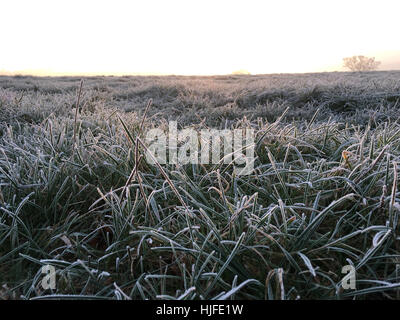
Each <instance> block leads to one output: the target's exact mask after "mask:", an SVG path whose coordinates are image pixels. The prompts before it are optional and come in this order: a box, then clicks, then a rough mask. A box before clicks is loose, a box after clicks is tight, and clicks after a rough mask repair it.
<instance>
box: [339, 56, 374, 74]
mask: <svg viewBox="0 0 400 320" xmlns="http://www.w3.org/2000/svg"><path fill="white" fill-rule="evenodd" d="M380 64H381V62H380V61H375V58H374V57H372V58H368V57H365V56H353V57H349V58H344V59H343V66H344V67H345V68H347V69H349V70H350V71H373V70H376V69H378V66H379V65H380Z"/></svg>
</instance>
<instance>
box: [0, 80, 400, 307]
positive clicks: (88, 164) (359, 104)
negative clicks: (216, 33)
mask: <svg viewBox="0 0 400 320" xmlns="http://www.w3.org/2000/svg"><path fill="white" fill-rule="evenodd" d="M79 87H80V78H73V77H58V78H35V77H28V76H15V77H6V76H3V77H0V111H1V113H0V286H1V287H0V299H49V298H79V299H360V300H363V299H399V298H400V237H399V235H398V234H397V233H398V232H399V212H400V204H399V202H400V197H399V196H400V195H399V192H398V185H397V184H398V173H399V169H398V163H399V162H400V161H399V160H400V158H399V157H400V140H399V138H400V123H399V121H398V120H399V115H400V112H399V109H400V72H370V73H320V74H300V75H265V76H261V75H260V76H250V75H246V76H239V75H231V76H214V77H182V76H168V77H155V76H151V77H150V76H149V77H88V78H85V79H84V81H83V85H82V90H81V94H79ZM149 99H152V105H151V106H150V108H149V109H148V112H147V114H146V117H144V114H145V112H144V111H145V108H146V105H147V103H148V101H149ZM171 120H176V121H177V123H178V126H179V128H184V127H187V126H191V127H194V128H196V129H201V128H209V127H212V128H219V129H222V128H228V129H234V128H253V129H254V130H255V133H256V160H255V170H254V172H253V173H252V174H251V175H247V176H235V175H233V174H232V168H231V166H229V165H225V164H221V165H185V166H177V165H163V166H162V168H160V167H157V166H152V165H149V164H147V163H146V161H145V159H144V157H143V155H144V153H145V150H144V148H143V147H142V146H141V144H140V143H139V141H141V140H142V139H143V137H144V135H145V132H146V131H147V130H148V129H151V128H155V127H160V128H166V127H167V126H168V121H171ZM161 169H162V170H161ZM44 265H51V266H54V267H55V269H56V288H55V289H49V290H44V289H43V287H42V278H43V276H44V275H43V274H42V273H41V271H42V270H41V268H42V266H44ZM345 265H351V266H353V267H354V268H355V270H356V289H344V288H342V286H341V281H342V278H343V277H344V276H345V274H343V273H342V267H343V266H345Z"/></svg>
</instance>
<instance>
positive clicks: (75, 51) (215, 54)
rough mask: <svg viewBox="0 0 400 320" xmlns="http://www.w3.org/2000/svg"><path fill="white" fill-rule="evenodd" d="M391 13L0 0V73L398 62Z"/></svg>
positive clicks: (274, 0)
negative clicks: (358, 58) (355, 58)
mask: <svg viewBox="0 0 400 320" xmlns="http://www.w3.org/2000/svg"><path fill="white" fill-rule="evenodd" d="M399 12H400V1H399V0H379V1H368V0H363V1H358V0H357V1H352V0H343V1H342V0H336V1H321V0H303V1H301V0H297V1H296V0H293V1H290V0H279V1H278V0H264V1H256V0H242V1H235V0H228V1H225V0H210V1H209V0H198V1H192V0H141V1H123V0H110V1H101V0H93V1H92V0H78V1H76V0H57V1H55V0H53V1H50V0H35V1H32V0H26V1H25V0H0V35H1V38H0V71H3V72H4V71H11V72H16V71H28V72H31V73H32V72H36V73H49V74H57V73H58V74H60V73H68V74H70V73H75V74H87V73H98V74H129V73H160V74H226V73H231V72H233V71H235V70H239V69H246V70H248V71H250V72H251V73H254V74H256V73H284V72H319V71H332V70H339V71H341V70H343V69H342V67H341V66H342V58H343V57H347V56H352V55H359V54H362V55H367V56H376V57H377V58H379V59H380V60H381V61H382V62H383V65H382V68H385V65H386V66H389V65H390V64H385V57H386V56H388V57H389V56H390V57H391V59H392V60H391V61H392V62H391V63H394V65H395V66H397V61H398V62H399V63H398V66H399V68H400V41H399V31H400V27H399V22H398V21H399ZM393 61H394V62H393ZM390 66H391V65H390Z"/></svg>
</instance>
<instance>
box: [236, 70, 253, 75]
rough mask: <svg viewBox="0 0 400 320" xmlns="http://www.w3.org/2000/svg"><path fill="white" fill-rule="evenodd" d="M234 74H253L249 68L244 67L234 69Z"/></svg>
mask: <svg viewBox="0 0 400 320" xmlns="http://www.w3.org/2000/svg"><path fill="white" fill-rule="evenodd" d="M232 74H235V75H236V74H251V73H250V72H249V71H247V70H244V69H242V70H236V71H233V72H232Z"/></svg>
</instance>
